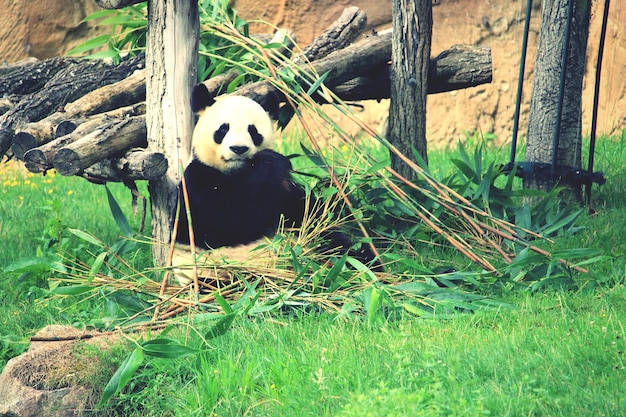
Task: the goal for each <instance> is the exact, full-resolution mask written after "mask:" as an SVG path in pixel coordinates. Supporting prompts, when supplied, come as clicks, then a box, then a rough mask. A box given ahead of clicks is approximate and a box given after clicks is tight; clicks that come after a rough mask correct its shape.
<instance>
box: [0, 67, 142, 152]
mask: <svg viewBox="0 0 626 417" xmlns="http://www.w3.org/2000/svg"><path fill="white" fill-rule="evenodd" d="M60 62H63V63H64V62H65V61H64V59H61V61H60ZM144 65H145V63H144V59H143V57H142V56H137V57H134V58H132V59H129V60H127V61H123V62H122V63H120V64H119V65H110V64H105V63H104V62H103V61H95V60H81V61H77V60H70V63H69V64H68V65H67V66H65V67H64V68H62V69H61V70H60V71H57V72H56V73H54V75H53V76H52V78H50V79H48V81H47V82H46V84H45V86H44V87H43V88H40V89H39V90H37V91H36V92H33V93H32V94H27V95H24V96H21V97H20V100H19V102H18V103H17V104H16V105H15V106H13V107H12V108H11V109H10V110H9V111H7V112H6V113H5V114H3V115H2V116H0V157H2V156H3V155H4V154H5V153H6V152H7V150H8V149H9V148H10V146H11V145H12V141H13V136H14V135H15V130H16V128H17V127H18V126H21V125H23V124H26V123H31V122H37V121H39V120H41V119H43V118H45V117H46V116H48V115H50V114H52V113H54V112H56V111H59V110H60V111H61V112H62V111H63V110H64V107H65V106H66V105H67V104H68V103H71V102H73V101H75V100H79V99H80V98H81V97H83V96H85V95H86V94H87V93H89V92H90V91H93V90H95V89H97V88H100V87H102V86H105V85H109V84H112V83H115V82H118V81H120V80H124V79H125V78H127V77H129V76H130V75H131V74H132V73H133V72H135V71H136V70H138V69H141V68H143V66H144ZM38 66H39V65H38V64H35V67H38ZM41 68H42V69H44V70H45V68H46V67H45V66H41ZM27 74H29V73H27ZM31 76H35V75H34V74H31ZM35 77H36V76H35ZM22 82H24V83H26V82H29V81H28V80H26V79H23V80H22ZM2 94H4V92H3V91H2V90H0V95H2ZM100 111H104V110H100Z"/></svg>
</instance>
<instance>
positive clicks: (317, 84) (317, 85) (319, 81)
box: [306, 70, 330, 96]
mask: <svg viewBox="0 0 626 417" xmlns="http://www.w3.org/2000/svg"><path fill="white" fill-rule="evenodd" d="M328 74H330V70H328V71H326V72H325V73H324V74H322V76H321V77H319V78H318V79H317V81H315V83H314V84H313V85H312V86H311V87H310V88H309V90H308V91H307V92H306V93H307V95H309V96H312V95H313V93H315V92H316V91H317V89H318V88H320V85H322V83H323V82H324V80H325V79H326V77H328Z"/></svg>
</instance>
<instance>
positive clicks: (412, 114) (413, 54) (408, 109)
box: [386, 0, 433, 178]
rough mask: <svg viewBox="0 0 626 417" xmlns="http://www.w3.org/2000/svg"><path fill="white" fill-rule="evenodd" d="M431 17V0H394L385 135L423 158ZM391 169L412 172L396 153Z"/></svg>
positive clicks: (408, 152)
mask: <svg viewBox="0 0 626 417" xmlns="http://www.w3.org/2000/svg"><path fill="white" fill-rule="evenodd" d="M432 25H433V17H432V4H431V0H393V36H392V50H391V101H390V105H389V122H388V126H387V132H386V134H387V139H388V140H389V141H390V142H391V143H392V144H393V145H395V146H396V147H397V148H398V149H399V150H400V151H401V152H402V153H403V154H404V155H405V156H407V157H409V158H411V157H412V148H415V149H417V152H418V153H419V154H420V155H421V156H422V158H423V159H424V160H425V161H428V159H427V157H428V155H427V152H426V92H427V89H428V85H427V83H428V80H427V78H428V64H429V62H430V43H431V33H432ZM391 165H392V167H393V169H395V170H396V171H398V172H399V173H400V174H402V175H403V176H405V177H407V178H412V177H414V172H413V171H412V170H411V169H410V168H409V167H408V166H407V165H406V164H405V163H404V162H403V161H402V160H401V159H400V158H398V157H397V156H396V155H393V154H392V155H391Z"/></svg>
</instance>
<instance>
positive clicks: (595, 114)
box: [585, 0, 611, 205]
mask: <svg viewBox="0 0 626 417" xmlns="http://www.w3.org/2000/svg"><path fill="white" fill-rule="evenodd" d="M610 3H611V0H605V1H604V14H603V16H602V29H601V30H600V43H599V44H598V60H597V63H596V82H595V86H594V92H593V109H592V113H591V135H590V139H589V161H588V165H587V172H589V175H591V174H592V173H593V154H594V153H595V151H596V128H597V124H598V103H599V96H600V73H601V72H602V56H603V55H604V40H605V38H606V26H607V23H608V20H609V4H610ZM585 191H586V197H587V205H590V204H591V182H590V183H588V184H586V189H585Z"/></svg>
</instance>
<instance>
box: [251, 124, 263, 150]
mask: <svg viewBox="0 0 626 417" xmlns="http://www.w3.org/2000/svg"><path fill="white" fill-rule="evenodd" d="M248 133H249V134H250V137H251V138H252V142H253V143H254V145H255V146H260V145H261V144H262V143H263V135H261V134H260V133H259V131H258V130H256V126H255V125H249V126H248Z"/></svg>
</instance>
